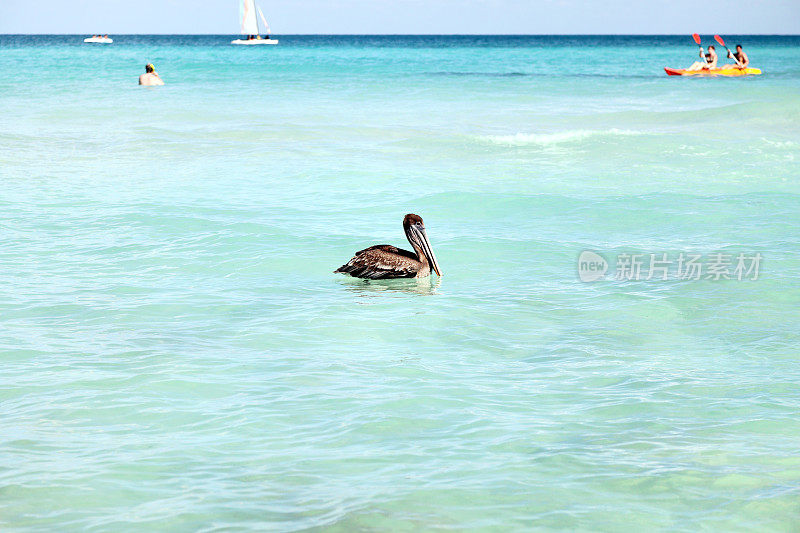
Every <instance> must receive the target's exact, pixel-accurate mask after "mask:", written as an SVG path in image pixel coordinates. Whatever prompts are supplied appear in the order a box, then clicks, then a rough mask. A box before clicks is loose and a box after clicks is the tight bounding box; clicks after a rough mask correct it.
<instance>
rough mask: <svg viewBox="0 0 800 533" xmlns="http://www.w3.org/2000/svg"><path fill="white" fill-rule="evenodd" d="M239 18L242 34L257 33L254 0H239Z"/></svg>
mask: <svg viewBox="0 0 800 533" xmlns="http://www.w3.org/2000/svg"><path fill="white" fill-rule="evenodd" d="M239 20H240V21H241V29H240V33H241V34H242V35H258V21H257V20H256V5H255V0H239Z"/></svg>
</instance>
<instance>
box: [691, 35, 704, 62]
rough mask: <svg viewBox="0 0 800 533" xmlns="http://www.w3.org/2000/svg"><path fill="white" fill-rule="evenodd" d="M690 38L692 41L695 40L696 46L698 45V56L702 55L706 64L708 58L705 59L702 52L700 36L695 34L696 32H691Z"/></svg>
mask: <svg viewBox="0 0 800 533" xmlns="http://www.w3.org/2000/svg"><path fill="white" fill-rule="evenodd" d="M692 39H694V42H696V43H697V46H699V47H700V57H702V58H703V61H705V62H706V64H708V60H707V59H706V55H705V54H704V53H703V45H702V44H700V36H699V35H697V34H696V33H693V34H692Z"/></svg>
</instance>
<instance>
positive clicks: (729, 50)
mask: <svg viewBox="0 0 800 533" xmlns="http://www.w3.org/2000/svg"><path fill="white" fill-rule="evenodd" d="M714 40H715V41H717V42H718V43H719V44H721V45H722V46H725V41H724V40H723V39H722V37H720V36H719V35H715V36H714ZM725 50H727V51H728V57H730V58H733V60H734V61H736V64H737V65H739V68H742V66H743V65H742V64H741V63H739V60H738V59H736V56H735V55H733V52H731V49H730V48H728V47H727V46H725Z"/></svg>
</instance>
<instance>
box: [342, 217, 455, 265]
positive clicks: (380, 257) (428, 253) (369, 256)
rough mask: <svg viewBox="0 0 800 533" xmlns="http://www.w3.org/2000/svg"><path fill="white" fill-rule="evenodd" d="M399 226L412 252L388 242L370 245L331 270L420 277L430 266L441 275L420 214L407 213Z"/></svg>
mask: <svg viewBox="0 0 800 533" xmlns="http://www.w3.org/2000/svg"><path fill="white" fill-rule="evenodd" d="M403 230H404V231H405V232H406V238H407V239H408V242H410V243H411V246H413V247H414V251H413V252H409V251H407V250H400V249H399V248H395V247H394V246H392V245H390V244H378V245H376V246H370V247H369V248H365V249H363V250H361V251H360V252H356V255H355V256H354V257H353V258H352V259H351V260H350V261H348V262H347V264H346V265H342V266H340V267H339V268H337V269H336V270H334V272H341V273H343V274H350V275H351V276H353V277H356V278H367V279H389V278H424V277H426V276H430V275H431V267H433V270H434V272H436V274H437V275H439V276H441V275H442V274H441V273H440V272H439V263H437V262H436V256H435V255H433V249H432V248H431V243H430V242H428V235H427V234H426V233H425V225H424V224H423V223H422V217H420V216H419V215H414V214H411V213H409V214H408V215H406V216H405V218H404V219H403Z"/></svg>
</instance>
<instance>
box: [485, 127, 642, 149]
mask: <svg viewBox="0 0 800 533" xmlns="http://www.w3.org/2000/svg"><path fill="white" fill-rule="evenodd" d="M626 135H645V134H644V133H642V132H639V131H633V130H620V129H617V128H612V129H610V130H571V131H561V132H558V133H517V134H515V135H488V136H483V137H481V139H484V140H487V141H489V142H492V143H494V144H504V145H508V146H526V145H541V146H548V145H553V144H563V143H571V142H576V141H582V140H585V139H588V138H591V137H617V136H626Z"/></svg>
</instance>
